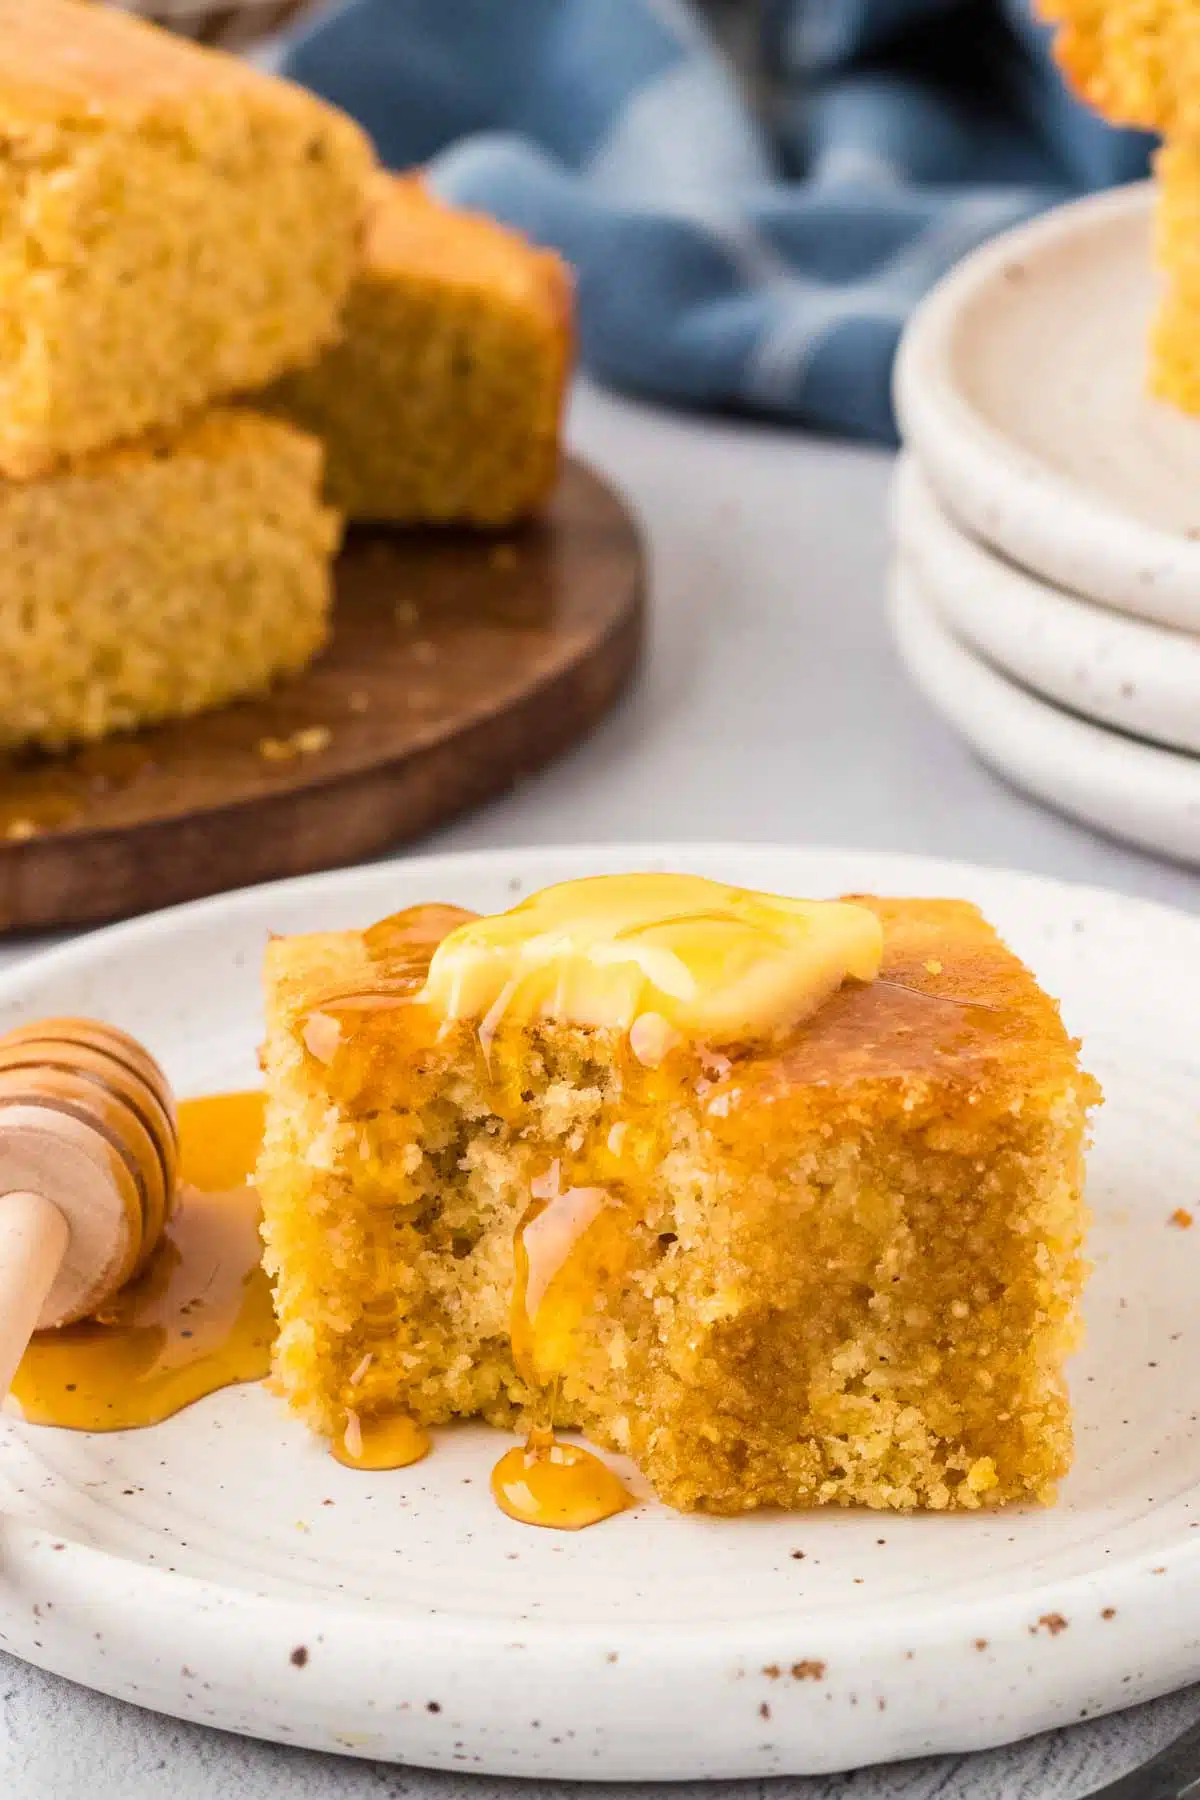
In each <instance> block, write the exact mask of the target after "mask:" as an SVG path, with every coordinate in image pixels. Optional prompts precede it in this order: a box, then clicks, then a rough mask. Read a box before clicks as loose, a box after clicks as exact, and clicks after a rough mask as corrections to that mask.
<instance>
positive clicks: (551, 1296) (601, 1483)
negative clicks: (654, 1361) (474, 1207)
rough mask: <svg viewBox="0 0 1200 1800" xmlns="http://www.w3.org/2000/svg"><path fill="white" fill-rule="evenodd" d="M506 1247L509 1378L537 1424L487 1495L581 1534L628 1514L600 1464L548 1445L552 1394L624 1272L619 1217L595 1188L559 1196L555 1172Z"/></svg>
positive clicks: (531, 1518)
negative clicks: (521, 1383)
mask: <svg viewBox="0 0 1200 1800" xmlns="http://www.w3.org/2000/svg"><path fill="white" fill-rule="evenodd" d="M533 1188H534V1192H533V1198H532V1200H531V1201H530V1204H529V1206H528V1207H527V1208H526V1210H525V1213H524V1214H523V1216H522V1218H521V1222H520V1224H519V1225H518V1226H517V1230H516V1234H515V1238H514V1242H513V1298H512V1318H511V1326H510V1330H511V1336H512V1347H513V1358H514V1360H515V1362H516V1365H517V1368H518V1369H519V1370H520V1372H521V1374H522V1375H524V1377H525V1379H526V1380H527V1381H528V1382H529V1383H530V1384H531V1385H532V1386H534V1387H538V1388H541V1389H542V1390H543V1394H544V1408H545V1419H544V1422H543V1423H539V1424H538V1425H536V1426H535V1427H534V1428H533V1430H532V1431H531V1432H530V1433H529V1436H528V1438H527V1440H526V1442H525V1444H524V1445H517V1446H515V1447H514V1448H513V1449H511V1450H508V1451H506V1452H505V1454H504V1455H503V1456H502V1457H501V1458H500V1461H499V1462H498V1463H497V1464H496V1466H495V1468H494V1469H493V1470H492V1480H491V1487H492V1495H493V1498H494V1499H495V1501H496V1504H497V1506H499V1508H500V1510H501V1512H505V1513H507V1514H508V1516H509V1518H510V1519H516V1520H517V1521H518V1522H519V1523H520V1524H522V1525H542V1526H546V1527H548V1528H549V1529H550V1530H553V1531H581V1530H582V1529H583V1528H584V1527H585V1526H587V1525H598V1524H599V1523H600V1521H601V1520H602V1519H610V1518H612V1516H613V1514H614V1513H619V1512H624V1511H625V1510H626V1508H627V1507H630V1506H633V1505H634V1504H635V1502H634V1499H633V1495H632V1494H631V1493H630V1492H629V1490H628V1489H627V1488H626V1487H625V1486H624V1484H623V1483H622V1482H621V1480H620V1479H619V1478H618V1477H617V1476H616V1475H614V1473H613V1471H612V1470H611V1469H610V1468H609V1467H608V1466H607V1464H606V1463H603V1462H601V1460H600V1458H599V1457H598V1456H594V1455H593V1454H592V1452H591V1451H590V1450H584V1449H582V1448H581V1447H580V1446H579V1445H578V1444H564V1443H562V1442H561V1441H560V1440H559V1439H558V1438H557V1437H555V1435H554V1429H553V1419H554V1415H555V1412H556V1410H557V1405H558V1393H559V1385H560V1382H561V1379H562V1376H563V1375H564V1374H565V1373H566V1371H567V1369H568V1368H569V1366H570V1362H571V1355H572V1349H573V1345H574V1341H575V1337H576V1333H577V1332H578V1330H579V1327H580V1325H581V1324H582V1322H583V1320H584V1318H585V1316H586V1314H587V1312H588V1310H589V1309H590V1307H591V1304H592V1300H593V1298H594V1296H595V1294H596V1293H597V1291H598V1290H599V1289H600V1288H601V1287H602V1286H603V1284H604V1283H605V1282H606V1281H608V1280H611V1279H612V1276H613V1274H614V1273H615V1272H616V1271H618V1270H619V1269H620V1267H621V1265H622V1262H623V1260H624V1255H625V1249H626V1245H627V1241H628V1237H627V1230H626V1222H625V1219H624V1215H623V1210H622V1209H621V1208H620V1207H619V1206H618V1205H617V1204H616V1203H615V1202H614V1200H613V1198H612V1196H611V1194H610V1193H609V1192H608V1190H607V1189H606V1188H603V1187H568V1188H566V1189H565V1190H564V1189H563V1188H562V1186H561V1177H560V1171H559V1165H558V1164H557V1163H554V1164H553V1165H552V1167H551V1169H550V1170H549V1172H548V1173H547V1174H546V1175H544V1176H542V1177H540V1178H539V1179H538V1180H537V1181H535V1182H534V1184H533Z"/></svg>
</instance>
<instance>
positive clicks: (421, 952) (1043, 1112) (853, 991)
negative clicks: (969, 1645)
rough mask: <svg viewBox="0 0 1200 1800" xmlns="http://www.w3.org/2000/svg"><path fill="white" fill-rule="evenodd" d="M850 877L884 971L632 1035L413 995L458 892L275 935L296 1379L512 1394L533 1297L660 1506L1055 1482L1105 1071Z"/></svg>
mask: <svg viewBox="0 0 1200 1800" xmlns="http://www.w3.org/2000/svg"><path fill="white" fill-rule="evenodd" d="M861 904H863V905H865V906H868V907H870V908H871V909H873V910H874V912H875V913H876V914H877V916H878V917H879V919H880V921H881V922H882V925H883V929H884V961H883V967H882V974H881V977H880V979H879V980H877V981H875V982H873V983H870V984H858V983H851V984H848V985H846V986H844V987H843V988H841V989H840V990H839V991H838V992H837V993H836V994H835V995H834V996H833V998H831V999H830V1000H828V1001H827V1002H826V1003H825V1004H824V1005H823V1006H822V1007H821V1008H820V1010H819V1011H818V1012H817V1013H816V1014H815V1015H814V1016H813V1017H811V1018H810V1019H809V1020H808V1021H807V1022H806V1023H804V1024H803V1025H801V1026H799V1027H796V1028H795V1029H793V1030H792V1031H791V1032H790V1033H789V1034H787V1035H786V1036H785V1037H784V1038H782V1039H779V1040H774V1041H770V1042H767V1043H765V1044H758V1045H754V1044H747V1045H744V1046H739V1045H733V1046H727V1047H726V1048H725V1049H724V1050H722V1051H721V1052H719V1053H718V1052H715V1051H713V1050H711V1049H706V1048H705V1047H704V1046H703V1045H695V1044H688V1043H686V1042H685V1043H683V1044H681V1045H679V1046H678V1047H676V1048H675V1049H673V1050H671V1051H670V1052H669V1053H668V1054H667V1056H666V1057H665V1060H663V1061H662V1062H661V1063H660V1064H659V1065H658V1066H657V1067H654V1068H647V1067H644V1066H643V1065H642V1064H641V1063H639V1062H638V1060H637V1059H636V1057H635V1056H633V1055H632V1054H631V1050H630V1042H629V1039H628V1038H627V1037H622V1036H621V1035H619V1034H616V1033H614V1032H612V1031H604V1030H582V1029H579V1028H577V1027H567V1026H561V1025H556V1024H537V1025H533V1026H524V1027H516V1028H514V1029H512V1030H511V1031H510V1030H507V1029H506V1028H505V1026H504V1024H503V1022H501V1023H500V1025H499V1026H498V1027H496V1028H495V1030H494V1031H493V1030H488V1031H483V1030H482V1029H480V1030H477V1029H476V1028H474V1027H472V1026H470V1025H467V1024H457V1025H452V1026H446V1025H444V1024H439V1021H438V1020H437V1019H436V1018H434V1017H432V1016H431V1012H430V1009H429V1007H428V1006H427V1005H426V1003H425V1002H424V1001H422V1000H420V999H418V998H417V996H418V994H419V992H420V989H421V987H422V985H423V983H424V980H425V975H426V971H427V969H428V964H429V959H430V956H431V954H432V951H433V949H434V947H435V946H436V944H437V943H438V942H439V941H440V940H441V938H442V937H443V936H444V935H445V934H446V933H447V932H448V931H449V930H450V929H452V928H453V926H455V925H456V924H458V923H461V922H462V921H463V919H464V918H467V917H469V916H470V915H464V914H461V913H457V912H456V911H455V909H453V908H441V907H427V908H417V909H414V910H413V911H412V912H410V913H407V914H399V915H397V916H396V918H395V919H394V920H392V921H384V922H383V923H381V924H380V925H378V926H376V927H373V928H372V929H371V930H369V931H367V932H366V933H359V932H330V933H323V934H318V935H315V936H308V937H291V938H287V937H284V938H277V939H275V940H274V941H273V942H272V943H271V944H270V946H269V948H268V952H267V959H266V997H267V1034H266V1042H265V1047H264V1052H263V1065H264V1069H265V1074H266V1089H267V1119H266V1137H265V1142H264V1147H263V1153H262V1159H261V1162H260V1164H259V1168H258V1174H257V1180H258V1185H259V1190H260V1193H261V1195H262V1201H263V1209H264V1238H265V1242H266V1267H267V1269H268V1271H269V1273H270V1274H271V1275H272V1277H273V1279H274V1283H275V1296H276V1310H277V1314H278V1320H279V1327H280V1331H279V1339H278V1344H277V1349H276V1357H275V1373H276V1377H277V1379H278V1383H279V1385H280V1387H281V1388H282V1390H283V1392H284V1393H285V1394H286V1396H287V1398H288V1400H289V1401H290V1403H291V1405H292V1406H293V1407H294V1408H295V1409H296V1410H297V1411H298V1412H299V1413H301V1414H302V1415H303V1416H304V1417H305V1418H306V1419H307V1421H308V1422H309V1424H310V1425H311V1426H312V1427H313V1428H314V1429H315V1430H317V1431H320V1432H326V1433H329V1434H334V1433H336V1432H338V1431H340V1430H341V1429H342V1428H343V1427H344V1425H345V1423H346V1420H347V1417H348V1415H350V1414H353V1415H355V1416H356V1417H359V1418H360V1419H361V1418H364V1417H369V1416H371V1415H373V1414H376V1413H378V1412H382V1411H387V1410H389V1409H394V1408H396V1407H400V1408H403V1409H405V1410H407V1411H409V1412H411V1414H412V1415H413V1416H414V1417H416V1418H417V1419H419V1420H421V1421H422V1422H424V1423H436V1422H439V1421H444V1420H448V1419H451V1418H454V1417H457V1416H468V1417H469V1416H472V1415H479V1416H482V1417H483V1418H485V1419H488V1420H490V1421H491V1422H492V1423H494V1424H496V1425H502V1426H513V1425H524V1426H528V1425H529V1424H530V1423H532V1422H534V1421H536V1420H537V1419H538V1418H539V1417H543V1418H544V1413H543V1411H542V1409H544V1408H545V1407H546V1406H547V1404H548V1403H549V1402H548V1398H547V1395H546V1394H545V1393H544V1392H539V1391H538V1389H537V1388H535V1387H534V1386H531V1385H530V1383H529V1381H527V1380H526V1379H525V1378H524V1377H523V1376H522V1374H521V1373H520V1372H519V1369H518V1364H517V1361H515V1360H514V1352H513V1343H514V1336H513V1334H514V1331H516V1332H518V1333H522V1332H524V1333H525V1334H526V1335H528V1331H529V1328H530V1322H531V1321H532V1325H533V1328H534V1330H535V1331H536V1333H537V1334H538V1336H539V1341H540V1344H541V1348H542V1350H543V1351H544V1352H547V1353H548V1355H549V1357H550V1359H551V1361H552V1362H553V1363H554V1364H555V1366H556V1368H557V1371H558V1372H559V1376H560V1378H559V1381H558V1386H557V1392H556V1396H555V1399H554V1402H553V1404H554V1408H555V1418H556V1422H557V1423H558V1424H560V1425H567V1424H575V1425H578V1426H581V1427H582V1428H583V1429H584V1430H586V1431H587V1433H588V1434H589V1436H591V1437H592V1438H593V1439H594V1440H596V1441H597V1442H598V1443H600V1444H602V1445H605V1446H608V1447H610V1448H613V1449H616V1450H619V1451H625V1452H628V1453H629V1454H631V1455H632V1456H633V1457H634V1458H635V1459H636V1461H637V1462H638V1464H639V1465H640V1466H641V1468H642V1469H643V1471H644V1472H645V1473H646V1475H647V1476H648V1477H649V1479H650V1480H651V1482H652V1483H653V1485H654V1487H655V1489H656V1490H657V1492H658V1493H659V1495H660V1496H661V1497H662V1498H663V1499H664V1500H666V1501H668V1502H670V1503H671V1504H672V1505H674V1506H677V1507H681V1508H685V1509H691V1508H705V1509H708V1510H710V1511H713V1512H720V1513H735V1512H740V1511H743V1510H747V1509H750V1508H753V1507H757V1506H763V1505H769V1504H774V1505H781V1506H786V1507H799V1506H808V1505H815V1504H839V1505H849V1504H854V1503H859V1504H864V1505H867V1506H871V1507H879V1508H898V1509H907V1508H915V1507H929V1508H933V1509H937V1510H943V1509H947V1508H956V1507H957V1508H974V1507H979V1506H982V1505H997V1504H1000V1503H1002V1502H1004V1501H1011V1500H1022V1499H1038V1500H1043V1501H1049V1500H1051V1499H1052V1498H1053V1495H1054V1490H1055V1483H1056V1482H1057V1480H1058V1479H1059V1477H1060V1476H1061V1475H1062V1474H1063V1473H1064V1472H1065V1470H1066V1469H1067V1467H1068V1465H1069V1463H1070V1459H1071V1449H1072V1436H1071V1415H1070V1408H1069V1404H1068V1398H1067V1390H1066V1386H1065V1382H1064V1378H1063V1362H1064V1359H1065V1357H1066V1355H1067V1353H1068V1352H1069V1351H1070V1350H1071V1349H1072V1348H1073V1347H1074V1346H1075V1344H1076V1342H1077V1340H1078V1336H1079V1322H1078V1307H1079V1299H1080V1293H1081V1289H1082V1286H1083V1281H1084V1275H1085V1263H1084V1261H1083V1254H1082V1246H1083V1237H1084V1228H1085V1222H1086V1212H1085V1208H1084V1204H1083V1200H1082V1197H1081V1189H1082V1179H1083V1150H1084V1137H1085V1125H1086V1113H1087V1109H1088V1107H1089V1106H1090V1105H1092V1104H1093V1103H1094V1102H1095V1101H1096V1100H1097V1099H1098V1098H1099V1090H1098V1088H1097V1087H1096V1084H1095V1083H1094V1081H1092V1079H1091V1078H1090V1077H1089V1076H1088V1075H1086V1074H1083V1073H1082V1072H1081V1071H1080V1068H1079V1064H1078V1059H1077V1055H1076V1048H1077V1047H1076V1045H1075V1044H1074V1043H1073V1042H1072V1041H1071V1039H1070V1038H1069V1037H1068V1036H1067V1033H1066V1031H1065V1030H1064V1028H1063V1025H1062V1022H1061V1020H1060V1018H1059V1014H1058V1009H1057V1007H1056V1006H1055V1004H1054V1002H1053V1001H1052V1000H1050V999H1049V998H1048V997H1047V996H1046V995H1045V994H1043V993H1042V992H1041V990H1040V989H1039V987H1038V986H1037V983H1036V982H1035V980H1034V979H1033V977H1032V975H1031V974H1030V973H1029V972H1028V970H1027V969H1025V968H1024V967H1023V966H1022V965H1021V963H1019V962H1018V961H1017V959H1016V958H1015V957H1014V956H1013V955H1012V954H1011V953H1010V952H1009V951H1008V950H1007V949H1006V948H1005V946H1004V945H1003V944H1002V943H1001V942H1000V940H999V939H998V938H997V937H996V935H995V933H994V932H993V931H992V929H991V928H990V927H989V926H988V925H987V923H986V922H985V921H984V919H983V918H982V917H981V916H980V914H979V913H978V912H977V911H976V909H975V908H974V907H972V906H969V905H967V904H965V903H963V902H959V901H952V900H885V899H874V898H866V899H863V900H862V901H861ZM531 1196H534V1197H535V1199H536V1205H532V1206H531ZM531 1216H532V1217H534V1218H535V1222H536V1223H538V1224H539V1225H542V1224H543V1222H544V1224H545V1225H547V1226H548V1227H549V1228H550V1229H549V1233H548V1235H545V1234H544V1233H543V1234H542V1235H540V1236H539V1239H538V1243H539V1245H540V1248H539V1250H538V1253H537V1256H538V1257H539V1258H540V1259H541V1267H540V1273H538V1272H537V1271H535V1270H534V1262H535V1261H536V1260H537V1258H533V1257H532V1254H531V1248H530V1246H531V1238H530V1218H531ZM547 1246H549V1248H547ZM518 1250H519V1251H520V1254H519V1255H517V1254H515V1252H517V1251H518ZM535 1273H536V1275H537V1280H536V1285H537V1287H538V1295H537V1301H536V1306H535V1304H534V1302H533V1301H531V1299H530V1294H531V1283H532V1282H533V1278H534V1275H535ZM514 1299H516V1300H517V1301H518V1302H519V1304H518V1305H517V1306H514ZM518 1349H520V1346H518ZM522 1362H523V1364H524V1359H522Z"/></svg>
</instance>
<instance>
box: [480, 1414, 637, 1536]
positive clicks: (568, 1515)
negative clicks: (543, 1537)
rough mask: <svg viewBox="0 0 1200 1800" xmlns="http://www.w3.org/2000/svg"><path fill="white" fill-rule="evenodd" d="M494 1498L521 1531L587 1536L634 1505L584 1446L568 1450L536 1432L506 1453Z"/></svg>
mask: <svg viewBox="0 0 1200 1800" xmlns="http://www.w3.org/2000/svg"><path fill="white" fill-rule="evenodd" d="M491 1489H492V1497H493V1499H494V1500H495V1502H496V1505H497V1506H498V1507H499V1508H500V1510H501V1512H503V1513H507V1514H508V1516H509V1518H510V1519H515V1520H516V1521H517V1523H518V1524H519V1525H541V1526H544V1527H546V1528H548V1529H549V1530H551V1531H582V1530H583V1529H584V1528H585V1527H586V1526H588V1525H598V1524H599V1523H600V1521H601V1520H602V1519H611V1518H612V1517H613V1515H614V1514H616V1513H620V1512H625V1511H626V1510H627V1509H628V1508H629V1507H631V1506H633V1505H635V1504H636V1503H635V1501H634V1498H633V1495H632V1494H631V1493H630V1492H629V1490H628V1488H626V1487H625V1486H624V1484H623V1483H622V1482H621V1480H620V1479H619V1478H618V1477H617V1476H616V1475H615V1474H614V1473H613V1471H612V1470H611V1469H610V1468H609V1467H608V1465H607V1464H606V1463H602V1462H601V1461H600V1458H599V1457H598V1456H593V1455H592V1452H591V1451H590V1450H585V1449H583V1448H582V1446H581V1445H579V1444H564V1443H563V1442H562V1441H561V1440H560V1439H559V1438H556V1437H555V1435H554V1433H553V1431H552V1430H550V1429H549V1427H545V1426H535V1427H534V1429H533V1430H532V1431H531V1432H530V1433H529V1436H528V1438H527V1439H526V1441H525V1443H524V1444H514V1446H513V1448H512V1449H511V1450H506V1451H505V1453H504V1455H503V1456H502V1457H501V1458H500V1461H499V1462H498V1463H497V1464H496V1466H495V1468H494V1469H493V1470H492V1479H491Z"/></svg>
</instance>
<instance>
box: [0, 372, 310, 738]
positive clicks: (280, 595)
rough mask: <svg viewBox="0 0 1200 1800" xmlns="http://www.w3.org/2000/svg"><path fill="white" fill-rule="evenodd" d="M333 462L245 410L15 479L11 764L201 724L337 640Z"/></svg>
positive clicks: (3, 697)
mask: <svg viewBox="0 0 1200 1800" xmlns="http://www.w3.org/2000/svg"><path fill="white" fill-rule="evenodd" d="M320 486H321V447H320V445H319V444H318V443H317V442H316V440H315V439H312V438H309V437H306V436H305V435H304V434H303V433H302V432H299V431H297V430H295V429H294V428H293V427H291V426H289V425H286V424H284V423H283V422H282V421H281V420H277V419H265V418H262V417H260V416H259V415H258V414H256V413H252V412H249V411H246V410H242V409H240V408H218V409H215V410H213V411H211V412H209V413H205V414H202V415H201V416H200V417H199V418H198V419H196V420H194V421H192V422H191V423H190V424H188V425H187V426H186V427H184V428H183V429H181V430H180V431H179V432H177V433H174V434H170V435H162V436H159V437H155V438H149V439H144V440H141V441H139V442H138V443H137V444H134V445H126V446H123V447H120V448H117V449H113V450H101V451H96V452H95V453H94V454H93V455H92V456H90V457H86V458H83V459H81V460H80V461H79V462H77V463H75V464H73V465H72V466H71V467H70V468H68V469H65V470H63V471H61V472H60V473H58V474H55V475H49V476H46V477H45V478H44V479H43V480H41V481H32V482H12V481H0V748H12V747H14V746H16V745H20V744H40V745H44V746H46V747H47V748H51V749H57V748H59V747H61V746H63V745H66V744H69V743H71V742H73V741H78V740H85V739H91V738H99V737H102V736H104V735H105V734H106V733H108V732H112V731H117V730H121V729H123V728H125V727H128V726H134V725H141V724H146V723H148V722H151V721H154V720H158V719H166V718H171V717H177V716H181V715H185V714H189V713H195V712H199V711H201V710H203V709H204V708H206V707H210V706H218V705H220V704H221V703H222V702H223V701H227V700H232V699H234V698H235V697H236V696H239V695H242V694H250V693H254V692H256V691H258V690H260V689H262V688H264V687H266V686H267V685H268V684H269V683H270V682H271V681H272V680H273V678H274V677H275V676H277V675H285V674H292V673H295V672H296V671H298V670H300V669H302V668H303V667H304V666H305V664H306V663H307V662H308V661H309V660H310V658H311V657H312V656H314V655H315V653H316V652H317V650H318V649H319V648H320V646H321V644H322V643H323V641H324V639H325V635H326V629H327V621H328V615H329V603H330V579H329V564H330V558H331V556H332V553H333V550H334V548H335V544H336V539H337V536H338V523H337V519H336V515H335V514H333V513H332V512H330V511H329V510H328V509H327V508H326V507H325V506H324V505H323V504H322V502H321V498H320Z"/></svg>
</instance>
